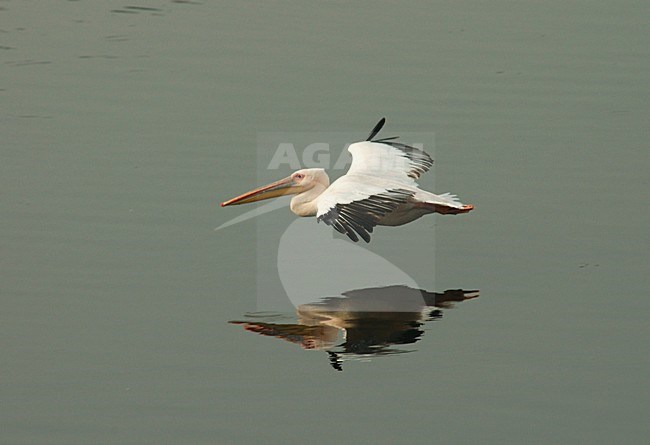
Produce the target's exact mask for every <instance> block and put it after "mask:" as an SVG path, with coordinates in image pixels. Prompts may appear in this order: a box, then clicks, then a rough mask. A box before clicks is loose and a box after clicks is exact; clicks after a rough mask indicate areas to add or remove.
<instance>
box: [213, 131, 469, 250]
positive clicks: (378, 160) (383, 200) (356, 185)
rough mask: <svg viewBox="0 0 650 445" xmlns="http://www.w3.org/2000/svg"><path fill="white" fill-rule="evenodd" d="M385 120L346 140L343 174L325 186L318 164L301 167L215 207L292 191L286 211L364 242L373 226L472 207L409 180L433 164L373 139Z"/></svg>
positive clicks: (412, 152) (386, 140) (395, 145)
mask: <svg viewBox="0 0 650 445" xmlns="http://www.w3.org/2000/svg"><path fill="white" fill-rule="evenodd" d="M385 122H386V119H385V118H382V119H381V120H380V121H379V122H378V123H377V125H375V128H373V130H372V131H371V132H370V135H369V136H368V138H367V139H366V140H365V141H363V142H357V143H355V144H351V145H350V146H349V147H348V151H349V152H350V154H351V155H352V164H351V165H350V168H349V170H348V172H347V173H346V174H345V175H344V176H342V177H340V178H339V179H337V180H336V181H334V182H333V183H332V184H331V185H330V180H329V177H328V176H327V173H325V171H324V170H323V169H322V168H305V169H302V170H298V171H296V172H294V173H293V174H292V175H291V176H289V177H287V178H284V179H281V180H279V181H276V182H273V183H271V184H268V185H265V186H264V187H259V188H256V189H255V190H251V191H250V192H246V193H244V194H243V195H239V196H237V197H235V198H232V199H230V200H228V201H225V202H222V203H221V206H222V207H225V206H229V205H235V204H245V203H249V202H255V201H261V200H263V199H268V198H274V197H277V196H282V195H289V194H295V195H296V196H294V197H293V199H292V200H291V205H290V208H291V211H292V212H293V213H295V214H296V215H298V216H316V219H317V220H318V221H319V222H320V221H323V222H325V224H328V225H330V226H332V227H334V228H335V229H336V230H338V231H339V232H341V233H343V234H345V235H347V236H348V237H349V238H350V239H351V240H352V241H359V236H360V237H361V238H363V240H364V241H366V242H369V241H370V233H372V230H373V228H374V227H375V226H377V225H380V226H401V225H402V224H406V223H409V222H411V221H414V220H416V219H418V218H420V217H421V216H423V215H426V214H427V213H442V214H458V213H467V212H469V211H471V210H472V209H473V208H474V206H472V205H465V204H463V203H461V202H460V201H458V199H457V198H456V196H455V195H452V194H450V193H444V194H442V195H435V194H433V193H431V192H427V191H425V190H421V189H420V188H419V187H418V184H417V183H416V182H415V180H416V179H417V178H419V177H420V175H421V174H422V173H424V172H426V171H427V170H429V168H430V167H431V166H432V165H433V159H431V156H429V154H427V153H426V152H425V151H423V150H420V149H418V148H415V147H411V146H409V145H406V144H402V143H401V142H397V141H395V139H397V138H396V137H390V138H383V139H374V137H375V136H376V135H377V133H379V131H380V130H381V128H382V127H383V126H384V123H385Z"/></svg>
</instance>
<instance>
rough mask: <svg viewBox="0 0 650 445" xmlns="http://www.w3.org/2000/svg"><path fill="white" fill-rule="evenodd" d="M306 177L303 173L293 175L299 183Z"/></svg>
mask: <svg viewBox="0 0 650 445" xmlns="http://www.w3.org/2000/svg"><path fill="white" fill-rule="evenodd" d="M304 177H305V175H303V174H302V173H296V174H295V175H293V179H297V180H298V181H300V180H302V179H303V178H304Z"/></svg>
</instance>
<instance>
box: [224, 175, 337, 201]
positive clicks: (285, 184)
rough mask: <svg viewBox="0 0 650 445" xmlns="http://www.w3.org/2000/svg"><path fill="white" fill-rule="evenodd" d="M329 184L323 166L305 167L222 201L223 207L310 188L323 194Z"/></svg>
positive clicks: (290, 193)
mask: <svg viewBox="0 0 650 445" xmlns="http://www.w3.org/2000/svg"><path fill="white" fill-rule="evenodd" d="M329 184H330V180H329V177H328V176H327V173H325V170H323V169H322V168H303V169H302V170H298V171H296V172H294V173H292V174H291V176H289V177H287V178H284V179H280V180H279V181H275V182H272V183H271V184H268V185H265V186H263V187H258V188H256V189H254V190H251V191H250V192H246V193H244V194H242V195H239V196H237V197H235V198H232V199H230V200H228V201H225V202H222V203H221V207H226V206H229V205H237V204H246V203H249V202H255V201H261V200H263V199H269V198H276V197H278V196H283V195H297V194H301V193H304V192H307V191H310V190H318V194H321V193H322V192H323V190H325V189H326V188H327V186H329Z"/></svg>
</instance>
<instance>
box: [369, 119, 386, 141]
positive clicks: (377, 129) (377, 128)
mask: <svg viewBox="0 0 650 445" xmlns="http://www.w3.org/2000/svg"><path fill="white" fill-rule="evenodd" d="M385 123H386V118H385V117H382V118H381V119H379V122H377V125H375V128H373V129H372V131H371V132H370V136H368V139H366V141H372V139H373V138H374V137H375V136H377V133H379V132H380V131H381V129H382V127H383V126H384V124H385Z"/></svg>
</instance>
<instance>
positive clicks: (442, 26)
mask: <svg viewBox="0 0 650 445" xmlns="http://www.w3.org/2000/svg"><path fill="white" fill-rule="evenodd" d="M147 8H149V9H147ZM649 13H650V11H649V10H648V6H647V3H646V2H634V1H624V2H608V1H594V2H565V1H562V2H560V1H557V2H555V1H553V2H543V3H541V2H502V1H497V2H442V3H437V4H430V3H429V2H411V3H402V4H388V3H386V4H376V3H374V2H356V3H354V4H348V3H347V2H328V3H323V4H319V5H318V6H308V5H306V4H304V3H303V2H266V3H244V2H236V3H235V2H233V3H222V2H207V1H206V2H200V1H196V2H189V1H188V2H184V1H162V0H161V1H147V2H108V1H96V2H81V1H78V2H73V1H48V2H45V1H41V2H35V1H31V2H29V1H17V0H13V1H4V2H0V41H1V45H0V103H1V104H2V105H1V108H0V156H1V164H0V175H1V176H0V211H1V213H0V215H1V219H2V223H1V231H0V262H1V264H0V274H1V277H0V293H1V294H0V301H1V302H2V310H1V311H0V348H1V349H0V350H1V351H2V361H1V364H0V411H1V413H2V415H1V416H0V443H3V444H5V443H6V444H88V443H94V444H104V443H105V444H149V443H150V444H159V443H192V444H197V443H206V444H207V443H211V444H213V443H217V444H249V443H254V442H264V443H270V444H276V443H277V444H285V443H298V442H303V441H307V442H310V443H314V444H320V443H333V442H338V443H386V444H388V443H416V442H422V443H431V442H434V441H435V442H441V443H504V442H505V443H522V442H526V443H543V444H552V443H589V444H594V443H602V444H608V443H642V442H643V441H645V440H647V437H648V434H650V428H649V427H648V422H647V419H646V417H647V412H648V409H649V408H650V395H649V394H648V388H649V385H648V377H647V376H648V365H649V361H650V360H649V357H650V351H648V343H649V342H648V334H649V331H650V329H649V328H648V322H647V319H648V314H649V313H650V303H649V299H648V295H647V293H648V287H649V285H650V282H649V280H648V272H649V270H648V255H647V246H648V245H650V242H649V241H650V240H649V231H648V222H649V219H650V218H649V212H648V204H647V201H648V186H649V182H650V181H649V176H648V148H649V140H650V138H649V136H650V134H649V131H648V118H649V116H650V106H649V105H648V104H649V103H650V94H649V92H650V77H649V76H648V73H649V72H650V57H649V56H650V54H649V53H650V51H649V50H648V48H650V38H649V37H648V36H649V34H648V31H649V29H648V16H649ZM381 116H387V118H388V126H387V130H386V131H387V133H390V134H386V135H387V136H389V135H393V134H402V135H407V134H409V133H411V134H413V133H415V132H424V133H427V132H432V133H435V150H432V154H434V157H435V159H436V165H435V166H434V173H435V184H434V183H433V179H432V177H433V175H431V177H424V178H423V180H422V184H423V186H424V188H428V189H436V190H438V191H448V190H451V191H453V192H455V193H458V194H459V196H460V197H461V198H462V199H463V200H464V201H466V202H470V203H472V204H474V205H476V210H475V211H474V212H472V213H470V214H468V215H462V216H459V217H436V218H431V219H422V220H420V221H418V222H415V223H413V224H410V225H408V226H404V227H399V228H382V229H379V230H378V231H377V232H376V236H375V237H374V240H373V246H374V247H375V248H376V249H377V250H378V251H380V252H381V251H382V249H383V251H388V250H391V251H393V252H394V253H395V254H396V255H397V258H398V259H399V260H400V261H402V263H400V265H402V266H404V265H406V267H408V268H409V270H408V272H409V273H410V274H411V275H412V276H413V277H414V278H415V279H416V281H417V282H418V283H419V284H420V285H421V286H422V287H423V288H426V290H428V291H436V292H442V291H444V290H446V289H453V288H465V289H480V292H481V296H480V298H478V299H474V300H471V301H467V302H464V303H462V304H460V305H458V307H457V308H456V309H454V310H446V311H445V312H444V316H443V318H442V320H437V321H429V322H426V323H425V324H424V325H423V326H422V329H423V330H424V334H423V335H422V336H421V339H420V340H419V341H418V342H416V343H413V344H411V345H409V346H410V347H409V348H407V349H409V350H411V351H413V352H410V353H407V354H397V355H390V356H386V357H377V358H374V359H371V360H350V361H347V362H344V364H343V372H336V371H335V370H334V369H332V367H331V366H330V365H329V363H328V356H327V355H326V354H325V353H324V352H323V351H305V350H302V349H301V348H299V347H296V346H294V345H291V344H289V343H288V342H284V341H278V340H277V339H273V338H270V337H263V336H258V335H253V334H251V333H249V332H245V331H244V330H243V329H241V327H240V326H237V325H232V324H228V323H227V322H228V321H229V320H246V319H250V317H249V318H247V317H246V314H247V313H249V312H254V311H256V310H257V309H258V302H259V301H258V300H259V298H260V295H259V294H260V292H261V291H260V289H259V286H258V283H260V282H261V283H265V286H266V287H265V288H264V289H262V291H264V290H267V291H268V293H269V295H270V294H273V295H274V296H277V295H281V294H280V292H282V286H281V285H280V284H279V280H278V278H277V277H275V276H273V275H272V273H271V272H269V271H266V270H261V266H260V265H261V264H263V263H264V261H261V260H260V254H259V249H260V248H261V247H263V246H265V245H266V244H265V243H268V242H270V241H269V240H268V239H261V238H262V237H263V235H264V234H265V233H267V232H265V230H266V231H268V233H270V234H274V233H279V234H281V233H282V230H283V228H284V227H287V226H288V224H290V223H291V222H292V221H293V220H294V217H293V215H292V214H291V213H290V212H289V211H288V210H287V209H285V210H279V211H276V212H274V213H269V214H266V215H263V216H261V217H260V218H259V219H258V221H257V224H256V221H248V222H246V223H242V224H238V225H233V226H230V227H228V228H226V229H222V230H219V231H216V232H215V231H214V230H213V229H214V228H215V227H217V226H219V225H221V224H223V223H224V222H227V221H228V220H230V219H231V218H233V217H235V216H237V215H240V214H242V213H244V212H245V211H246V210H250V209H249V208H243V207H242V208H232V209H231V208H226V209H221V208H219V207H218V203H219V202H220V201H222V200H224V199H226V198H230V197H232V196H234V195H235V194H238V193H241V192H243V191H246V190H248V189H250V188H251V187H252V186H254V185H258V181H259V179H260V178H259V177H258V176H259V170H260V168H259V165H258V154H259V147H258V137H259V135H260V134H264V133H268V132H285V133H287V134H292V133H293V132H295V133H297V132H346V134H349V132H352V133H358V134H359V137H360V138H363V137H365V136H366V134H367V132H368V131H369V130H370V128H371V126H372V125H373V124H374V123H375V122H376V120H377V119H379V118H380V117H381ZM350 142H352V141H350ZM313 224H314V225H315V222H313ZM434 225H435V243H433V244H434V247H435V249H433V248H432V247H431V244H432V243H431V242H430V241H427V242H424V243H423V245H422V248H421V249H415V250H413V251H409V252H403V251H399V249H398V250H397V251H394V249H393V246H399V245H400V241H401V240H405V241H408V240H411V241H412V240H413V239H427V236H429V235H430V234H432V233H433V230H434ZM316 227H317V228H318V229H320V230H327V229H326V228H324V227H323V225H322V224H321V225H320V226H316ZM418 237H420V238H418ZM305 248H308V246H305ZM262 259H263V258H262ZM434 259H435V275H434V276H432V275H430V270H431V269H430V266H431V265H432V264H433V260H434ZM428 271H429V272H428ZM396 284H397V283H396ZM279 319H280V320H281V321H282V322H286V323H293V322H295V317H293V316H292V315H291V314H284V315H282V316H281V317H279Z"/></svg>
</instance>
